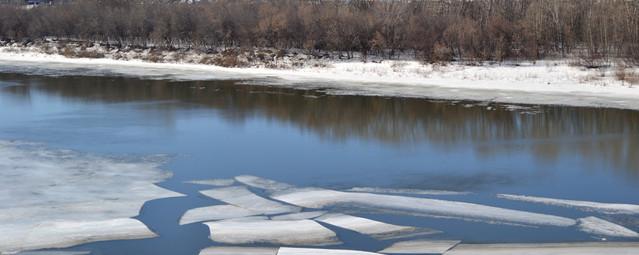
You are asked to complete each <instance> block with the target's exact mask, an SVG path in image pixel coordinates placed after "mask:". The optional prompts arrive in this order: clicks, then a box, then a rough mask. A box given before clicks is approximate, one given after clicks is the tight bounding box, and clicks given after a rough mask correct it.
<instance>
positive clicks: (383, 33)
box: [0, 0, 639, 63]
mask: <svg viewBox="0 0 639 255" xmlns="http://www.w3.org/2000/svg"><path fill="white" fill-rule="evenodd" d="M12 2H16V1H11V0H4V3H0V37H2V38H4V39H5V40H6V39H10V40H17V41H25V40H38V39H42V38H45V37H55V38H65V39H73V40H86V41H100V42H106V43H110V44H115V45H119V46H136V47H162V48H197V49H206V48H213V47H238V48H244V47H247V48H248V47H274V48H278V49H289V48H299V49H306V50H309V51H313V52H320V51H339V52H343V54H345V55H346V56H348V57H351V56H352V55H353V53H354V52H359V53H361V54H362V55H363V56H367V55H371V54H373V55H378V56H383V57H386V58H394V57H397V56H398V55H399V54H400V53H404V54H414V55H415V57H417V58H420V59H422V60H425V61H450V60H492V61H502V60H506V59H544V58H557V57H568V56H579V57H582V58H584V59H590V60H600V59H609V58H624V59H627V60H633V61H635V63H636V62H637V61H639V1H637V0H330V1H329V0H252V1H249V0H208V1H207V0H200V1H194V0H190V1H184V0H136V1H129V0H75V1H74V0H66V1H63V2H62V1H60V2H59V3H58V4H53V5H46V6H40V7H37V8H30V9H28V8H24V7H23V6H21V5H20V4H11V3H12ZM17 2H23V1H17Z"/></svg>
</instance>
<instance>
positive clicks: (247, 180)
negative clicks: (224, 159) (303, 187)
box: [235, 175, 293, 192]
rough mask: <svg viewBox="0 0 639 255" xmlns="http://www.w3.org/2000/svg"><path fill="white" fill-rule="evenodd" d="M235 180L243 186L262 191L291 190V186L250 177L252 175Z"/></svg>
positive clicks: (238, 177)
mask: <svg viewBox="0 0 639 255" xmlns="http://www.w3.org/2000/svg"><path fill="white" fill-rule="evenodd" d="M235 180H236V181H238V182H240V183H242V184H244V185H247V186H251V187H254V188H258V189H263V190H266V191H269V192H275V191H283V190H287V189H290V188H293V186H292V185H289V184H286V183H282V182H277V181H274V180H270V179H266V178H262V177H257V176H252V175H240V176H236V177H235Z"/></svg>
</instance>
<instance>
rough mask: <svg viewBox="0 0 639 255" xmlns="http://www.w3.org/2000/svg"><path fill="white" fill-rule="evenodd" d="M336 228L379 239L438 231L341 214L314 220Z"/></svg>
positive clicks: (327, 215)
mask: <svg viewBox="0 0 639 255" xmlns="http://www.w3.org/2000/svg"><path fill="white" fill-rule="evenodd" d="M315 220H316V221H319V222H323V223H326V224H329V225H333V226H336V227H340V228H344V229H348V230H352V231H355V232H358V233H361V234H365V235H370V236H372V237H375V238H379V239H387V238H395V237H401V236H408V235H415V234H434V233H440V231H437V230H432V229H421V228H416V227H409V226H399V225H393V224H388V223H384V222H379V221H376V220H371V219H366V218H362V217H357V216H351V215H346V214H341V213H330V214H326V215H324V216H321V217H319V218H316V219H315Z"/></svg>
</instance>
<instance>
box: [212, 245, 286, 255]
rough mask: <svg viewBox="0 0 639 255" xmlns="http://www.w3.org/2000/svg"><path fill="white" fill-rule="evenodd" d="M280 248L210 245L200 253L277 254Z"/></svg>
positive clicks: (229, 254) (225, 254)
mask: <svg viewBox="0 0 639 255" xmlns="http://www.w3.org/2000/svg"><path fill="white" fill-rule="evenodd" d="M277 250H278V248H271V247H219V246H216V247H209V248H206V249H204V250H202V251H200V255H277Z"/></svg>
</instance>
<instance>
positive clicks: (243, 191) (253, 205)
mask: <svg viewBox="0 0 639 255" xmlns="http://www.w3.org/2000/svg"><path fill="white" fill-rule="evenodd" d="M200 193H202V194H204V195H205V196H208V197H211V198H214V199H217V200H220V201H223V202H225V203H228V204H232V205H235V206H238V207H241V208H244V209H247V210H251V211H254V212H260V213H263V214H280V213H291V212H299V211H300V210H301V209H300V208H299V207H295V206H291V205H285V204H282V203H279V202H276V201H273V200H269V199H266V198H263V197H260V196H258V195H256V194H254V193H252V192H251V191H249V190H248V189H247V188H245V187H239V186H237V187H227V188H219V189H211V190H204V191H200Z"/></svg>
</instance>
